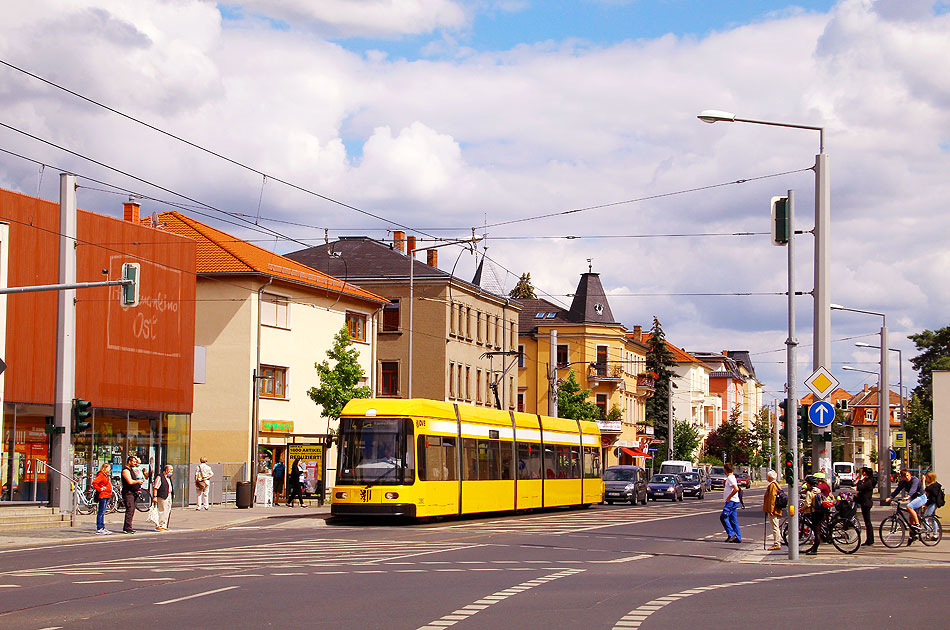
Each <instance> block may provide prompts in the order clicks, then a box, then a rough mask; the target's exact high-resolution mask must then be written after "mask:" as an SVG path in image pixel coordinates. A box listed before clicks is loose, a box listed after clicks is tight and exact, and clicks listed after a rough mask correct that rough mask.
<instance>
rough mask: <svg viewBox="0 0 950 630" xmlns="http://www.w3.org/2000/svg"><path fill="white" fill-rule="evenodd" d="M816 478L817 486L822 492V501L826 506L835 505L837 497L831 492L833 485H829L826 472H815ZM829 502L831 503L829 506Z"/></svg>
mask: <svg viewBox="0 0 950 630" xmlns="http://www.w3.org/2000/svg"><path fill="white" fill-rule="evenodd" d="M815 480H816V481H817V482H818V483H817V485H816V488H818V491H819V492H821V502H822V503H823V504H824V505H825V507H826V508H827V507H834V502H835V498H834V496H832V494H831V486H829V485H828V482H827V481H826V480H825V473H823V472H817V473H815ZM829 504H831V505H830V506H829Z"/></svg>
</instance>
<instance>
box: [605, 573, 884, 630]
mask: <svg viewBox="0 0 950 630" xmlns="http://www.w3.org/2000/svg"><path fill="white" fill-rule="evenodd" d="M870 568H871V567H854V568H849V569H832V570H830V571H815V572H813V573H797V574H795V575H772V576H769V577H764V578H758V579H756V580H746V581H744V582H729V583H726V584H711V585H709V586H698V587H695V588H691V589H687V590H684V591H680V592H679V593H673V594H672V595H667V596H665V597H657V598H656V599H654V600H651V601H648V602H647V603H645V604H642V605H641V606H638V607H637V608H635V609H633V610H631V611H630V612H628V613H627V614H626V615H624V616H623V617H621V618H620V620H619V621H617V623H615V624H614V626H613V630H632V629H634V628H639V627H640V624H642V623H643V622H644V621H646V620H647V619H648V618H649V617H650V615H652V614H653V613H655V612H656V611H658V610H662V609H663V608H664V607H665V606H667V605H668V604H672V603H673V602H676V601H679V600H681V599H685V598H687V597H691V596H693V595H698V594H699V593H705V592H706V591H713V590H716V589H720V588H729V587H730V586H748V585H749V584H758V583H761V582H774V581H776V580H791V579H795V578H803V577H815V576H818V575H829V574H831V573H848V572H850V571H867V570H869V569H870Z"/></svg>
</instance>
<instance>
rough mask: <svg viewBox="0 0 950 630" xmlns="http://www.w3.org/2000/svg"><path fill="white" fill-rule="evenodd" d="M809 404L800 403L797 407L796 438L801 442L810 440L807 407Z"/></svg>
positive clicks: (806, 442) (805, 442)
mask: <svg viewBox="0 0 950 630" xmlns="http://www.w3.org/2000/svg"><path fill="white" fill-rule="evenodd" d="M810 406H811V405H802V406H801V407H799V408H798V439H800V440H801V441H802V443H803V444H808V443H809V442H811V423H809V422H808V408H809V407H810Z"/></svg>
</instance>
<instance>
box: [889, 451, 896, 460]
mask: <svg viewBox="0 0 950 630" xmlns="http://www.w3.org/2000/svg"><path fill="white" fill-rule="evenodd" d="M890 451H891V461H894V460H895V459H897V451H895V450H894V449H890Z"/></svg>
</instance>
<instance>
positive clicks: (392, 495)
mask: <svg viewBox="0 0 950 630" xmlns="http://www.w3.org/2000/svg"><path fill="white" fill-rule="evenodd" d="M385 497H386V498H387V499H389V500H392V499H398V498H399V493H398V492H387V493H386V494H385Z"/></svg>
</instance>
